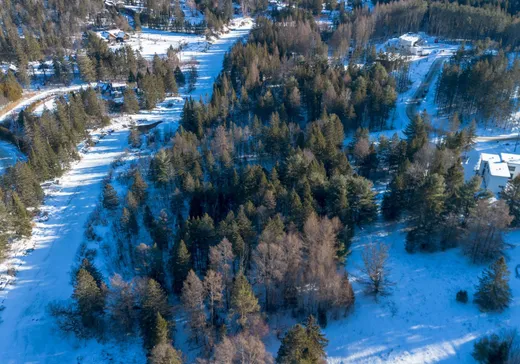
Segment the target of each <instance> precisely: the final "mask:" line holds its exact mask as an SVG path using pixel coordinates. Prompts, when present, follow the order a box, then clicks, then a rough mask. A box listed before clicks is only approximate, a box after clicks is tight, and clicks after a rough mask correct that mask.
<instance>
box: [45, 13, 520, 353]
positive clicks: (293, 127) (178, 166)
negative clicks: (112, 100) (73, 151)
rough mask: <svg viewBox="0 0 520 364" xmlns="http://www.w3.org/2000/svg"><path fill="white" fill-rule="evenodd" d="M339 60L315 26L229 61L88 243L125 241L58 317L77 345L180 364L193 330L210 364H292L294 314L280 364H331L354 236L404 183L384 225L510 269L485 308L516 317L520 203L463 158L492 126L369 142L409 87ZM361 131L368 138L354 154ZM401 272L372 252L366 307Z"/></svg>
mask: <svg viewBox="0 0 520 364" xmlns="http://www.w3.org/2000/svg"><path fill="white" fill-rule="evenodd" d="M309 45H310V46H309ZM326 52H327V45H326V43H324V41H323V40H322V38H321V35H320V32H319V31H318V30H317V27H316V24H315V23H314V21H313V19H312V18H311V17H309V16H308V14H307V13H306V12H300V11H291V12H288V13H278V14H276V17H275V18H274V19H273V20H269V19H267V18H259V19H257V25H256V27H255V28H254V30H253V31H252V32H251V34H250V36H249V38H248V40H247V42H245V43H242V42H238V43H237V44H236V45H235V46H234V47H233V48H232V50H231V51H230V52H229V54H228V55H227V56H226V58H225V61H224V68H223V71H222V73H221V74H220V76H219V77H218V79H217V81H216V83H215V85H214V90H213V94H212V97H211V99H210V100H209V102H208V103H204V102H202V100H200V101H198V100H192V99H189V100H188V101H187V102H186V103H185V105H184V110H183V114H182V120H181V129H180V130H179V131H178V132H177V133H176V135H175V136H174V138H173V139H172V143H171V144H170V145H168V146H167V147H165V148H162V149H160V150H159V151H157V152H156V153H155V154H154V155H153V156H152V157H150V158H149V160H148V161H147V162H146V163H139V164H136V165H134V166H133V167H132V168H130V169H124V170H122V171H121V172H118V173H114V174H111V175H110V176H108V177H107V179H106V181H105V183H104V189H103V193H102V196H101V201H102V202H101V205H100V206H99V208H98V209H97V210H96V211H95V212H94V213H93V214H92V216H91V218H90V220H89V224H88V227H87V230H86V238H87V240H88V241H90V242H98V241H101V240H103V239H104V238H103V237H102V236H99V235H98V234H97V231H98V230H97V227H98V226H102V225H107V224H109V226H111V231H112V237H111V239H113V240H114V241H115V242H116V244H115V246H114V248H113V250H112V251H111V254H110V256H111V257H112V258H111V260H113V261H114V264H115V265H116V266H117V267H118V269H119V270H120V273H121V275H114V276H113V277H103V275H102V274H101V273H100V272H99V270H97V268H96V267H95V266H94V265H93V263H92V260H93V259H94V258H95V257H94V256H92V255H89V254H90V253H88V250H87V254H85V255H84V259H83V261H82V262H81V264H80V265H79V266H78V267H77V269H75V270H74V272H73V283H74V294H73V296H72V299H73V303H72V305H60V304H57V305H55V306H53V307H52V311H53V314H54V315H55V316H56V317H57V320H58V322H59V325H60V327H61V328H62V329H64V330H65V331H67V332H74V333H75V334H77V335H79V336H81V337H101V338H102V337H106V335H109V336H113V335H115V334H116V333H124V334H128V335H131V336H135V335H139V336H140V337H142V340H143V345H144V348H145V350H146V352H147V353H148V358H149V360H150V362H151V363H162V362H164V360H168V361H167V362H173V363H180V362H182V360H183V355H182V353H181V352H180V351H179V350H177V349H175V348H174V345H175V346H178V345H177V344H179V345H183V343H175V342H174V336H175V335H174V333H175V331H176V329H179V328H176V327H175V325H176V322H178V320H177V318H178V317H182V319H183V322H185V323H186V329H187V330H188V331H187V332H188V342H189V343H190V347H192V348H196V349H195V350H196V352H197V353H199V358H198V361H199V362H202V363H223V362H226V363H235V362H236V363H239V362H242V361H241V360H242V359H243V358H244V355H245V356H247V357H254V358H256V359H255V360H254V362H258V363H260V362H261V363H265V362H272V361H273V360H274V359H273V358H272V356H271V354H269V353H268V352H267V350H266V349H265V346H264V344H263V341H262V340H263V339H264V338H265V337H266V335H269V333H270V328H269V318H270V317H274V316H275V315H287V316H290V317H292V318H293V320H296V321H298V322H302V324H296V325H294V326H293V327H292V328H290V329H289V330H288V331H287V332H286V333H285V334H284V335H283V338H282V340H281V346H280V349H279V351H278V353H277V358H276V362H278V363H295V362H309V363H318V362H320V360H322V359H323V358H324V357H325V351H324V348H325V347H326V344H327V340H326V339H325V337H324V336H323V334H321V331H320V326H321V327H325V326H327V322H328V321H329V320H334V319H338V318H340V317H343V316H344V315H348V314H349V313H350V312H351V311H352V309H353V303H354V300H355V297H354V292H353V290H352V287H351V283H350V281H349V278H348V274H347V273H346V272H345V267H344V265H345V262H346V259H348V255H349V252H350V243H351V239H352V237H353V235H354V234H355V233H356V231H357V230H358V229H359V228H360V227H363V226H367V224H369V223H371V222H373V221H374V220H375V219H377V218H378V212H379V211H378V210H379V209H378V204H377V203H376V195H375V192H374V189H373V182H372V181H390V184H389V186H388V191H387V192H386V193H385V195H384V198H383V201H382V206H381V213H382V215H383V217H384V218H385V219H387V220H390V221H395V220H397V221H399V222H400V223H404V224H406V225H407V226H408V228H407V231H408V233H407V239H406V250H407V251H408V252H410V253H418V252H421V251H435V250H440V249H448V248H452V247H454V246H456V245H460V246H461V247H462V249H463V251H464V252H465V253H466V254H467V255H468V257H469V259H470V260H472V261H478V262H482V261H483V262H493V261H495V263H493V265H492V266H491V267H490V269H489V270H487V271H486V272H485V273H484V275H483V276H482V279H481V287H480V288H479V291H478V297H477V298H476V302H477V304H478V305H479V307H481V308H482V309H483V310H490V311H501V310H503V309H505V308H506V307H507V305H508V304H509V302H510V296H509V295H507V292H508V291H507V290H508V286H507V280H506V279H494V280H493V278H492V277H496V276H497V275H499V274H503V272H504V269H505V268H504V262H503V260H500V256H501V254H502V252H503V250H504V240H503V236H502V233H503V231H504V229H505V228H506V227H507V225H509V223H511V222H512V221H513V219H514V218H515V217H514V216H510V215H509V206H512V207H513V206H514V203H515V197H514V196H516V195H515V194H516V192H515V191H517V189H515V190H513V189H511V193H510V195H509V196H510V197H506V196H505V197H504V199H503V200H494V199H491V196H490V194H489V193H487V192H486V191H484V190H481V188H480V180H479V178H478V177H475V178H473V179H471V180H469V181H467V182H465V181H464V176H463V172H462V165H461V161H460V158H461V153H463V152H464V151H467V150H468V149H469V148H471V146H472V143H473V138H474V136H475V125H474V124H472V125H470V126H468V127H466V128H465V129H463V130H459V127H458V125H457V128H455V127H454V128H453V130H452V131H449V132H447V133H446V134H445V135H444V136H443V138H440V139H439V142H437V143H436V144H433V143H431V142H430V141H429V133H430V131H431V130H432V127H431V125H430V123H429V116H428V115H427V114H425V113H423V114H421V115H417V116H416V118H415V119H414V120H413V121H412V122H410V124H409V126H408V127H407V128H406V131H405V135H406V138H405V139H399V138H398V137H397V135H395V136H394V137H392V138H391V139H387V138H385V137H381V139H380V140H378V142H377V143H375V142H374V141H373V140H370V137H369V133H368V129H366V128H363V126H370V127H372V128H375V129H377V128H382V127H384V126H385V123H386V120H387V119H388V118H389V113H390V111H391V109H392V107H393V105H394V103H395V98H396V96H395V95H396V93H395V81H394V80H393V78H392V77H391V76H389V74H388V72H387V71H386V69H385V67H384V66H383V65H382V64H381V63H379V62H377V61H376V60H374V61H372V62H371V63H370V64H368V65H367V66H366V67H364V68H362V69H360V68H358V67H349V68H347V69H344V68H343V67H337V66H334V65H333V64H330V63H329V62H327V60H326ZM141 101H143V99H142V98H141ZM141 106H143V107H145V104H142V105H141ZM452 123H453V125H456V124H457V121H456V120H453V122H452ZM346 130H355V136H354V139H353V140H352V142H351V143H350V145H348V147H347V148H345V147H344V134H345V131H346ZM137 139H139V137H137ZM518 183H520V182H518ZM116 187H117V188H116ZM118 191H124V192H123V193H121V192H118ZM511 211H513V210H511ZM491 232H492V233H491ZM387 258H388V247H386V246H385V245H384V244H369V245H368V246H367V248H366V249H365V250H364V252H363V262H364V272H366V275H367V277H368V278H367V279H366V280H365V281H363V283H364V285H365V287H366V289H365V293H366V294H370V295H375V296H376V297H377V296H378V295H383V294H386V293H387V290H388V289H389V286H390V282H389V281H388V279H387V271H386V265H385V262H386V259H387ZM497 259H498V260H497ZM128 272H132V273H131V274H128ZM490 290H502V291H504V292H505V293H506V294H504V296H501V297H500V298H496V297H495V296H493V295H492V294H490ZM460 296H461V297H462V296H463V293H461V294H460ZM457 297H459V295H458V296H457ZM168 298H171V300H169V299H168ZM461 299H462V298H461ZM466 300H467V292H466ZM172 305H173V306H175V307H176V310H175V313H172V312H173V311H172V307H171V306H172ZM133 307H139V310H137V311H136V310H134V309H133ZM479 355H480V354H479ZM482 355H484V356H485V355H486V354H485V353H484V354H482Z"/></svg>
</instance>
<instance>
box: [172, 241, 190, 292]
mask: <svg viewBox="0 0 520 364" xmlns="http://www.w3.org/2000/svg"><path fill="white" fill-rule="evenodd" d="M171 267H172V274H173V291H174V292H175V293H180V292H181V290H182V284H183V282H184V280H185V279H186V277H187V276H188V273H189V271H190V269H191V255H190V252H189V251H188V248H187V247H186V244H185V243H184V240H181V241H179V242H178V243H177V244H175V246H174V247H173V254H172V259H171Z"/></svg>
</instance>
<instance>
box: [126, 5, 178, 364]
mask: <svg viewBox="0 0 520 364" xmlns="http://www.w3.org/2000/svg"><path fill="white" fill-rule="evenodd" d="M136 14H137V13H136ZM148 360H149V362H150V364H182V363H183V361H182V358H181V354H180V353H179V352H178V351H177V350H175V349H174V348H173V346H171V344H159V345H156V346H155V347H154V348H153V349H152V352H151V355H150V357H149V358H148Z"/></svg>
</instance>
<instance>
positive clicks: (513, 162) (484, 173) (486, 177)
mask: <svg viewBox="0 0 520 364" xmlns="http://www.w3.org/2000/svg"><path fill="white" fill-rule="evenodd" d="M478 174H479V175H480V176H481V177H482V186H483V187H484V188H487V189H488V190H490V191H491V192H493V193H495V194H498V193H500V192H501V191H502V190H503V189H504V188H505V187H506V186H507V182H508V181H509V180H510V179H512V178H515V177H516V176H518V175H519V174H520V155H518V154H510V153H500V155H498V154H488V153H482V154H481V155H480V161H479V166H478Z"/></svg>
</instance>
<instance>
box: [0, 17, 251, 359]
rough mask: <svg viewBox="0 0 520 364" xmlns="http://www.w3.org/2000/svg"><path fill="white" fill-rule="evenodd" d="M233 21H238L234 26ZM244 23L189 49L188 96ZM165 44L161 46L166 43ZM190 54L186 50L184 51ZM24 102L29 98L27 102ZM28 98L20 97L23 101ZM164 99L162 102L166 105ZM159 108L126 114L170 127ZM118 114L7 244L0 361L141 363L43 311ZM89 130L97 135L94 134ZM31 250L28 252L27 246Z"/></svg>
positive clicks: (112, 151) (75, 237)
mask: <svg viewBox="0 0 520 364" xmlns="http://www.w3.org/2000/svg"><path fill="white" fill-rule="evenodd" d="M237 24H238V23H237ZM251 26H252V22H251V21H249V20H248V21H246V22H244V23H242V25H241V26H239V25H237V26H236V28H234V29H233V30H232V31H231V32H230V33H228V34H225V35H224V36H223V37H222V38H221V39H219V40H217V41H216V42H215V43H214V44H213V45H212V46H211V48H210V49H209V51H208V52H199V53H197V52H194V53H193V54H192V55H193V56H194V57H196V58H197V60H198V62H199V67H200V70H199V75H200V78H199V81H198V83H197V85H196V90H195V91H194V93H193V96H195V97H197V98H198V97H199V96H200V95H206V94H208V95H209V94H210V93H211V91H212V86H213V80H214V78H215V77H216V76H217V75H218V73H219V71H220V69H221V66H222V61H223V59H224V55H225V53H226V52H227V51H228V50H229V49H230V47H231V46H232V45H233V44H234V43H235V42H236V41H237V40H238V39H240V38H241V37H243V36H245V35H246V34H247V33H248V32H249V30H250V28H251ZM166 48H167V47H166ZM190 56H191V55H190ZM34 101H35V100H32V101H31V102H34ZM29 103H30V102H27V104H29ZM166 103H167V102H166ZM166 103H163V104H162V105H163V106H160V107H158V108H157V109H156V110H154V111H152V112H149V113H143V114H142V115H141V114H140V115H136V116H132V117H133V118H134V120H135V119H137V118H141V117H142V118H143V119H147V118H148V119H154V118H157V119H161V120H163V121H164V123H163V124H161V125H162V127H163V128H164V127H165V126H170V127H172V128H175V127H176V125H177V123H178V119H179V115H180V112H181V111H182V103H179V104H176V105H177V106H176V107H175V108H174V109H168V108H166V107H164V105H165V104H166ZM127 124H128V120H127V118H126V117H124V118H118V119H117V120H116V121H115V124H114V125H111V126H110V127H108V128H106V129H116V130H115V132H114V133H112V134H109V135H107V136H105V137H104V138H100V141H99V143H98V144H97V145H95V146H94V147H92V148H91V149H90V150H89V152H88V153H86V154H85V155H84V156H83V159H82V160H81V161H79V162H78V163H77V164H75V165H74V166H72V168H71V169H70V171H68V172H67V173H66V174H65V175H64V176H63V177H62V178H60V184H59V185H55V186H53V188H54V189H53V190H50V189H48V190H47V197H46V199H45V202H44V204H43V206H42V207H41V210H42V211H46V212H48V214H49V219H48V220H47V221H44V222H36V221H35V224H36V226H35V228H34V233H33V237H32V238H31V239H29V240H28V241H24V242H18V243H17V244H15V246H13V251H12V256H11V258H10V259H8V260H7V261H5V262H4V263H2V264H1V265H0V282H2V283H0V284H1V287H2V288H4V289H3V290H0V305H4V306H5V309H4V310H3V311H2V312H1V313H0V320H3V322H2V323H0V338H1V340H0V363H20V362H38V363H75V362H79V361H80V362H82V363H104V362H116V363H143V362H144V361H145V359H144V358H143V356H142V350H141V348H140V346H136V345H133V346H129V347H121V346H119V345H115V344H114V343H110V342H109V343H107V344H100V343H97V342H95V341H93V340H89V341H78V340H77V339H75V338H72V337H64V336H63V335H62V334H61V333H60V332H58V331H57V330H56V328H55V325H54V320H53V318H52V317H50V316H49V313H48V305H49V303H51V302H53V301H56V300H64V299H67V298H68V297H70V295H71V293H72V287H71V285H70V271H71V265H72V264H73V263H74V262H75V261H76V258H77V253H78V248H79V247H80V245H81V242H82V241H83V239H84V229H85V222H86V221H87V218H88V216H89V214H90V213H91V212H92V211H93V210H94V208H95V207H96V205H97V204H98V202H99V196H100V193H101V186H102V180H103V178H104V177H105V176H106V175H107V173H108V171H109V170H110V164H111V162H112V161H113V160H114V159H116V158H118V157H119V156H121V155H122V154H123V152H124V150H125V149H126V148H127V147H128V143H127V139H128V128H127V127H125V126H124V125H127ZM97 134H100V133H99V131H98V133H97ZM33 249H34V250H33ZM10 267H15V268H16V269H17V270H18V274H17V277H16V279H12V278H11V277H9V276H8V275H7V274H6V271H7V269H8V268H10Z"/></svg>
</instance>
